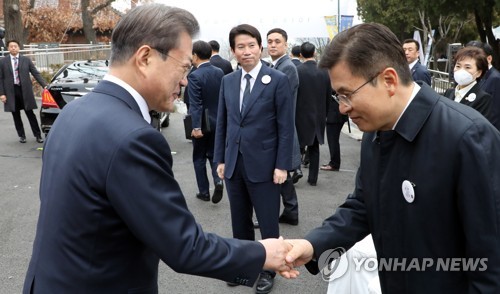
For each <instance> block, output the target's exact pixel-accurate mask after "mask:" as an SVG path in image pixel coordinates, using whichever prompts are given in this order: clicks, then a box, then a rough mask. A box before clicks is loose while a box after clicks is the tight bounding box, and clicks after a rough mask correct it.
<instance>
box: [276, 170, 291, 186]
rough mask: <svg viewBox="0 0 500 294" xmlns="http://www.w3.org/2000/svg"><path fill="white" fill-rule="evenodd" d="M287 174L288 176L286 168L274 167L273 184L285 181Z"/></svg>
mask: <svg viewBox="0 0 500 294" xmlns="http://www.w3.org/2000/svg"><path fill="white" fill-rule="evenodd" d="M287 176H288V172H287V171H286V170H282V169H277V168H275V169H274V177H273V182H274V183H275V184H283V183H284V182H285V181H286V177H287Z"/></svg>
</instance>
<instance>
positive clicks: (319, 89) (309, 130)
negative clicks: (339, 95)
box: [295, 60, 332, 147]
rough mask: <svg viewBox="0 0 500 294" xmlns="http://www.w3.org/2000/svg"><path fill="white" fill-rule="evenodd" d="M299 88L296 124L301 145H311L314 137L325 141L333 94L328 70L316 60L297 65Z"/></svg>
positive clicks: (321, 142) (320, 141)
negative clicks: (329, 101)
mask: <svg viewBox="0 0 500 294" xmlns="http://www.w3.org/2000/svg"><path fill="white" fill-rule="evenodd" d="M297 73H298V74H299V90H298V93H297V109H296V115H295V126H296V127H297V135H298V137H299V144H300V146H301V147H305V146H310V145H313V143H314V138H317V139H318V142H319V143H320V144H323V142H324V134H325V125H326V110H327V108H328V99H331V96H332V86H331V84H330V77H329V76H328V72H327V71H325V70H321V69H319V68H318V66H317V63H316V61H312V60H310V61H306V62H304V63H302V64H301V65H299V66H298V67H297Z"/></svg>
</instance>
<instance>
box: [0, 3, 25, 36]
mask: <svg viewBox="0 0 500 294" xmlns="http://www.w3.org/2000/svg"><path fill="white" fill-rule="evenodd" d="M3 11H4V16H5V20H4V21H5V40H12V39H15V40H18V41H19V42H21V44H24V42H25V41H26V37H27V36H26V35H25V32H24V29H23V28H24V26H23V22H22V14H21V4H20V2H19V0H4V2H3Z"/></svg>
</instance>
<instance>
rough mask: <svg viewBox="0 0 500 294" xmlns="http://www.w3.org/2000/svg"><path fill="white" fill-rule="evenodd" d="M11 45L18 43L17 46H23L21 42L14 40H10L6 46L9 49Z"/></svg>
mask: <svg viewBox="0 0 500 294" xmlns="http://www.w3.org/2000/svg"><path fill="white" fill-rule="evenodd" d="M10 43H16V44H17V46H19V47H21V44H19V41H18V40H15V39H12V40H8V41H7V43H6V44H5V45H6V46H7V47H9V44H10Z"/></svg>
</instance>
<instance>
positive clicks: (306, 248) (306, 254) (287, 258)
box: [259, 237, 314, 279]
mask: <svg viewBox="0 0 500 294" xmlns="http://www.w3.org/2000/svg"><path fill="white" fill-rule="evenodd" d="M259 242H260V243H262V245H264V248H265V249H266V262H265V263H264V269H266V270H274V271H276V272H277V273H279V274H280V275H281V276H282V277H284V278H287V279H295V278H297V277H298V276H299V274H300V273H299V271H298V270H296V267H299V266H302V265H304V264H306V263H308V262H309V261H310V260H311V259H312V257H313V253H314V250H313V247H312V245H311V243H310V242H309V241H307V240H303V239H287V240H284V239H283V237H279V238H278V239H264V240H260V241H259Z"/></svg>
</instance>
